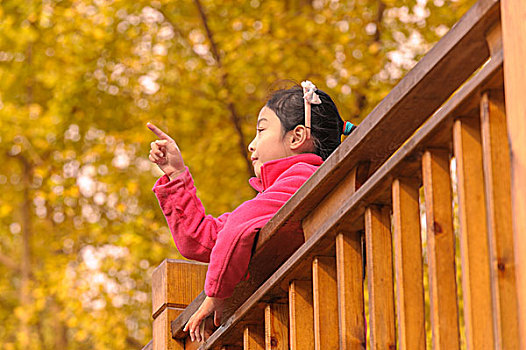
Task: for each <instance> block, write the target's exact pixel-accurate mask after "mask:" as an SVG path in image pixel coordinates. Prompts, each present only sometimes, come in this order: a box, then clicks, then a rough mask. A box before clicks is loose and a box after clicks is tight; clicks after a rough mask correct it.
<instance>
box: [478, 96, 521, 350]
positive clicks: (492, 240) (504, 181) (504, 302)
mask: <svg viewBox="0 0 526 350" xmlns="http://www.w3.org/2000/svg"><path fill="white" fill-rule="evenodd" d="M504 108H505V107H504V91H502V90H491V91H487V92H485V93H484V94H483V95H482V100H481V106H480V118H481V131H482V149H483V154H482V155H483V163H484V182H485V190H486V211H487V218H488V236H489V254H490V259H491V264H490V273H491V292H492V298H493V302H492V306H493V324H494V329H495V342H496V348H497V349H518V348H519V333H518V328H517V323H518V315H517V294H516V293H517V290H516V283H515V262H514V257H513V228H512V218H511V189H510V188H511V177H510V157H509V143H508V135H507V131H506V114H505V113H504Z"/></svg>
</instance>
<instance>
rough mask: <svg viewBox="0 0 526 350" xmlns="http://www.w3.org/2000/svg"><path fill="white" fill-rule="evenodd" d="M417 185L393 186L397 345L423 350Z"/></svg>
mask: <svg viewBox="0 0 526 350" xmlns="http://www.w3.org/2000/svg"><path fill="white" fill-rule="evenodd" d="M419 185H420V184H419V182H418V181H417V180H415V179H405V178H398V179H396V180H394V181H393V185H392V196H393V229H394V232H393V244H394V256H395V271H396V273H395V277H396V292H397V295H396V303H397V307H396V311H397V317H398V341H399V342H400V348H402V349H415V350H416V349H425V348H426V326H425V310H424V276H423V267H422V238H421V236H420V207H419V203H418V198H419Z"/></svg>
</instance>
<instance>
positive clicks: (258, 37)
mask: <svg viewBox="0 0 526 350" xmlns="http://www.w3.org/2000/svg"><path fill="white" fill-rule="evenodd" d="M474 2H475V1H474V0H456V1H455V0H418V1H415V0H347V1H344V0H341V1H338V0H312V1H310V0H247V1H233V0H213V1H212V0H172V1H164V0H163V1H157V0H153V1H143V0H138V1H137V0H134V1H131V0H107V1H106V0H94V1H90V0H75V1H69V0H42V1H32V0H26V1H0V276H1V277H0V348H1V349H140V348H142V346H143V345H145V344H146V343H147V342H148V341H149V340H150V339H151V302H150V298H151V292H150V287H151V286H150V280H151V273H152V271H153V269H154V268H155V267H156V266H157V265H158V264H159V263H160V262H161V261H162V260H163V259H165V258H180V255H179V254H178V252H177V250H176V248H175V245H174V243H173V241H172V238H171V235H170V232H169V230H168V228H167V227H166V222H165V220H164V218H163V216H162V213H161V211H160V209H159V207H158V204H157V201H156V199H155V196H154V195H153V193H152V192H151V188H152V186H153V184H154V182H155V180H156V179H157V177H159V175H160V172H159V171H158V170H157V168H156V166H152V164H150V163H149V161H148V159H147V156H148V151H149V144H150V142H151V141H153V140H154V135H153V134H152V133H151V132H150V131H149V130H148V129H147V128H146V126H145V124H146V122H147V121H151V122H153V123H156V124H157V125H158V126H160V127H161V128H163V129H164V130H165V131H167V132H168V133H169V134H170V135H171V136H172V137H173V138H174V139H175V140H176V141H177V143H178V144H179V146H180V148H181V150H182V153H183V156H184V159H185V162H186V164H187V165H188V166H189V167H190V170H191V171H192V173H193V175H194V178H195V182H196V186H197V188H198V190H199V193H198V194H199V195H200V197H201V199H202V201H203V203H204V205H205V207H206V208H207V212H208V213H210V214H214V215H218V214H221V213H223V212H225V211H230V210H232V209H233V208H235V207H236V206H237V205H239V204H240V203H241V202H242V201H244V200H246V199H249V198H251V197H252V196H253V195H254V192H253V190H252V189H251V188H250V186H248V184H247V182H246V181H247V179H248V178H249V177H250V176H251V171H252V169H251V165H250V162H249V161H248V160H247V150H246V148H247V145H248V143H249V142H250V140H251V139H252V138H253V137H254V135H255V121H256V119H257V115H258V112H259V109H260V108H261V107H262V106H263V105H264V103H265V101H266V97H267V95H268V93H269V91H271V90H272V89H274V88H276V87H277V86H278V85H280V84H281V83H280V81H281V80H283V79H290V80H292V81H295V82H301V81H302V80H305V79H309V80H311V81H313V82H314V83H315V84H316V85H317V86H318V88H320V89H322V90H324V91H326V92H327V93H329V95H330V96H332V98H333V99H334V101H335V102H336V105H337V106H338V107H339V109H340V113H341V115H342V117H343V118H344V119H347V120H350V121H351V122H353V123H356V124H359V122H360V121H361V120H362V119H363V118H364V117H365V116H366V115H367V114H368V113H369V112H370V111H371V110H372V109H373V108H374V106H375V105H376V104H377V103H378V102H379V101H380V100H381V99H382V98H383V97H385V96H386V95H387V94H388V93H389V91H390V89H391V88H392V87H393V86H394V85H395V84H396V82H397V81H399V80H400V78H401V77H402V76H403V75H404V74H405V73H406V72H407V71H408V70H409V69H411V68H412V67H413V66H414V65H415V64H416V62H417V61H418V60H419V58H421V57H422V56H423V55H424V54H425V53H426V52H427V51H428V50H429V49H430V48H431V47H432V45H433V44H434V43H435V42H436V41H438V40H439V39H440V37H441V36H443V35H444V34H445V33H447V31H448V30H449V28H450V27H451V26H452V25H453V24H454V23H455V22H456V21H457V20H458V19H459V18H460V17H461V16H462V15H463V14H464V13H465V11H466V10H467V9H468V8H469V7H470V6H471V5H472V4H473V3H474ZM400 127H402V128H403V127H404V126H403V125H400Z"/></svg>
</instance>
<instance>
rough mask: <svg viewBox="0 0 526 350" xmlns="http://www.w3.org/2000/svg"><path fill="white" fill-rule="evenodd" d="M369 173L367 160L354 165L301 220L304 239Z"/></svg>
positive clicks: (309, 235) (306, 238)
mask: <svg viewBox="0 0 526 350" xmlns="http://www.w3.org/2000/svg"><path fill="white" fill-rule="evenodd" d="M368 175H369V162H363V163H360V164H358V165H357V166H356V167H354V168H353V169H352V170H351V171H350V173H349V174H348V175H347V176H346V177H344V178H343V179H342V180H341V181H340V182H339V183H338V184H336V185H335V188H334V190H332V191H331V192H330V193H329V194H328V195H327V196H326V197H325V198H324V199H323V200H322V201H321V202H320V203H319V204H318V205H317V206H316V208H315V209H314V210H313V211H312V212H311V213H310V214H309V215H307V216H306V217H305V219H304V220H303V232H304V235H305V240H308V239H309V237H311V236H312V235H313V234H314V233H315V232H316V231H317V230H318V229H319V228H320V226H321V225H323V223H324V222H325V219H326V217H327V215H329V214H331V213H332V212H334V209H335V208H339V207H340V205H341V203H343V202H344V201H345V200H346V199H347V198H348V197H349V196H352V194H353V193H354V192H356V190H358V189H359V188H360V187H361V186H362V184H363V183H364V182H365V181H366V180H367V176H368Z"/></svg>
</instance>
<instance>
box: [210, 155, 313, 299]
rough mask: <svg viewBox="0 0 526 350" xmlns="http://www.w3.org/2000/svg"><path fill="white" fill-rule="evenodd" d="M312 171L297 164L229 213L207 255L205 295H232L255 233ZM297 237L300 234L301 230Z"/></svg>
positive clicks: (242, 273) (223, 296)
mask: <svg viewBox="0 0 526 350" xmlns="http://www.w3.org/2000/svg"><path fill="white" fill-rule="evenodd" d="M314 170H315V169H313V168H312V167H310V166H308V165H305V164H296V165H295V166H293V167H291V168H290V169H288V170H287V171H286V172H284V173H283V174H282V175H281V176H280V178H278V179H277V180H276V182H275V183H274V184H273V185H272V186H270V187H269V188H268V189H267V190H265V191H264V192H262V193H260V194H258V195H257V196H256V197H255V198H254V199H251V200H249V201H246V202H244V203H243V204H241V205H240V206H239V207H238V208H236V209H235V210H234V211H233V212H232V213H231V215H230V216H229V218H228V220H227V221H226V223H225V225H224V227H223V228H222V229H221V230H220V231H219V233H218V236H217V241H216V244H215V246H214V247H213V249H212V253H211V255H210V264H209V265H208V271H207V274H206V281H205V293H206V295H207V296H209V297H216V298H227V297H230V296H231V295H232V294H233V292H234V288H235V286H236V285H237V284H238V283H239V282H240V281H241V280H242V279H243V276H244V275H245V274H246V272H247V269H248V264H249V262H250V258H251V253H252V246H253V243H254V237H255V235H256V233H257V231H258V230H259V229H261V228H262V227H263V226H265V224H266V223H267V222H268V221H269V220H270V219H271V218H272V217H273V216H274V214H275V213H276V212H277V211H278V210H279V209H280V208H281V207H282V206H283V205H284V204H285V202H287V201H288V200H289V198H290V197H291V196H292V195H293V194H294V193H295V192H296V191H297V189H298V188H299V187H301V185H303V183H304V182H305V181H306V180H307V179H308V178H309V176H310V175H311V174H312V173H313V172H314ZM298 235H301V231H300V232H299V233H298ZM301 239H302V240H303V235H301Z"/></svg>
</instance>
